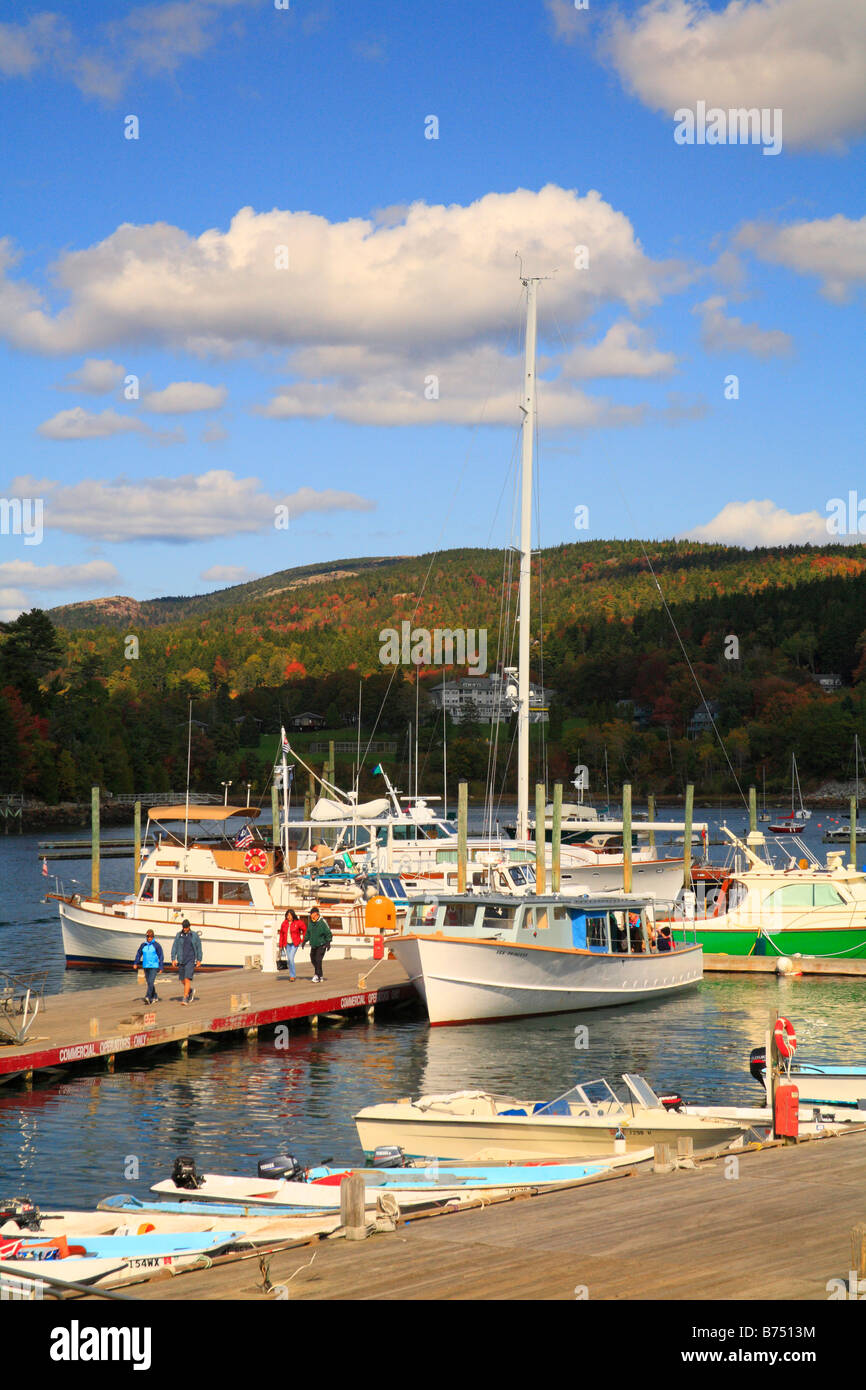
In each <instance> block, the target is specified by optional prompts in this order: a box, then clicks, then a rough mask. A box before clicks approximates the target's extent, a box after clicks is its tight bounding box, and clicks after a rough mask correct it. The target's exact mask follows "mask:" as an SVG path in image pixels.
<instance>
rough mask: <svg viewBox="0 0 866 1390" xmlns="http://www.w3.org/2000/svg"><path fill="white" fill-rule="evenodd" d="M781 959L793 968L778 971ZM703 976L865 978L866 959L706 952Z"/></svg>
mask: <svg viewBox="0 0 866 1390" xmlns="http://www.w3.org/2000/svg"><path fill="white" fill-rule="evenodd" d="M780 960H788V961H790V962H791V969H786V970H784V971H779V969H778V965H779V961H780ZM704 973H705V974H707V975H712V974H719V973H721V974H729V975H777V974H784V975H786V976H788V977H790V976H792V975H854V976H857V975H859V976H861V977H866V960H843V959H841V958H839V957H838V956H784V957H783V956H725V955H708V954H707V952H706V951H705V952H704Z"/></svg>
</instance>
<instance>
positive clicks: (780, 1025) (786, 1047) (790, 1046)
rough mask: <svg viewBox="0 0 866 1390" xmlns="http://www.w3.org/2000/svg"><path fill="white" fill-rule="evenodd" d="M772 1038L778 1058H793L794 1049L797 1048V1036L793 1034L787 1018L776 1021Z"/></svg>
mask: <svg viewBox="0 0 866 1390" xmlns="http://www.w3.org/2000/svg"><path fill="white" fill-rule="evenodd" d="M773 1038H774V1040H775V1043H776V1051H777V1052H778V1053H779V1056H780V1057H793V1055H794V1049H795V1047H796V1046H797V1034H796V1033H795V1032H794V1025H793V1023H792V1022H791V1020H790V1019H789V1018H777V1019H776V1026H775V1028H774V1029H773Z"/></svg>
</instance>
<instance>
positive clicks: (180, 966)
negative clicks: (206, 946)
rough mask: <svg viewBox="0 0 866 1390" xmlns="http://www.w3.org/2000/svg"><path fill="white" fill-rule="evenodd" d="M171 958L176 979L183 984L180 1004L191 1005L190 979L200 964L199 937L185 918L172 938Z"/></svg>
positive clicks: (192, 997) (192, 994) (191, 986)
mask: <svg viewBox="0 0 866 1390" xmlns="http://www.w3.org/2000/svg"><path fill="white" fill-rule="evenodd" d="M171 958H172V960H173V961H174V963H175V964H176V966H177V978H178V979H179V980H181V981H182V982H183V998H182V999H181V1001H180V1002H181V1003H182V1004H191V1003H192V1001H193V999H194V998H195V990H194V989H193V985H192V977H193V975H194V974H195V968H196V966H197V965H199V964H200V963H201V937H200V936H199V934H198V932H196V931H193V930H192V928H191V927H190V924H189V921H188V919H187V918H186V917H184V919H183V921H182V922H181V926H180V931H179V932H178V934H177V936H176V937H175V938H174V942H173V944H172V948H171Z"/></svg>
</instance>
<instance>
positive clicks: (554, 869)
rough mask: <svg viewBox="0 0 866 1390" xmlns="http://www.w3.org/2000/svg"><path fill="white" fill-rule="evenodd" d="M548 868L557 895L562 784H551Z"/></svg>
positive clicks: (560, 846)
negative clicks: (551, 820) (551, 815)
mask: <svg viewBox="0 0 866 1390" xmlns="http://www.w3.org/2000/svg"><path fill="white" fill-rule="evenodd" d="M550 834H551V846H550V867H551V876H552V878H553V883H552V884H551V888H552V891H553V892H554V893H558V892H559V890H560V888H561V887H562V783H561V782H554V784H553V825H552V827H551V832H550Z"/></svg>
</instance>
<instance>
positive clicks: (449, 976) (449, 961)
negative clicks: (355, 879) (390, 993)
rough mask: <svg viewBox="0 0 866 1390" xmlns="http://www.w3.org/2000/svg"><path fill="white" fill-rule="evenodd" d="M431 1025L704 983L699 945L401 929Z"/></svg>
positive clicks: (400, 948)
mask: <svg viewBox="0 0 866 1390" xmlns="http://www.w3.org/2000/svg"><path fill="white" fill-rule="evenodd" d="M389 945H390V948H391V950H392V951H393V953H394V955H395V956H396V958H397V960H398V961H399V962H400V964H401V965H402V966H403V969H404V970H405V971H406V973H407V974H408V976H409V978H410V980H411V981H412V983H413V985H414V986H415V988H416V989H417V991H418V993H419V994H420V995H421V997H422V998H423V999H424V1002H425V1004H426V1006H427V1013H428V1016H429V1019H430V1023H431V1025H433V1026H434V1027H442V1026H444V1025H447V1024H454V1023H487V1022H494V1021H497V1020H500V1019H507V1018H527V1017H535V1016H538V1015H543V1014H558V1013H572V1012H575V1011H577V1010H581V1009H602V1008H611V1007H613V1006H616V1005H620V1004H636V1003H641V1002H643V1001H644V1000H647V999H655V998H659V997H660V996H663V995H667V994H673V993H676V992H678V991H680V990H683V989H687V988H689V987H691V986H692V985H696V984H698V983H699V981H700V980H701V978H702V976H703V957H702V953H701V951H700V948H699V947H696V946H690V947H688V948H685V949H683V950H681V951H672V952H667V953H660V954H658V955H655V954H653V955H650V954H646V955H613V954H597V953H595V952H592V951H578V950H574V949H568V948H562V949H556V948H555V947H536V946H532V945H528V944H526V945H524V944H522V943H521V944H519V945H517V944H515V945H512V944H510V943H509V942H505V941H479V940H470V939H457V938H453V937H439V936H420V935H419V936H414V935H407V936H397V937H393V938H392V940H391V941H390V942H389Z"/></svg>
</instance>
